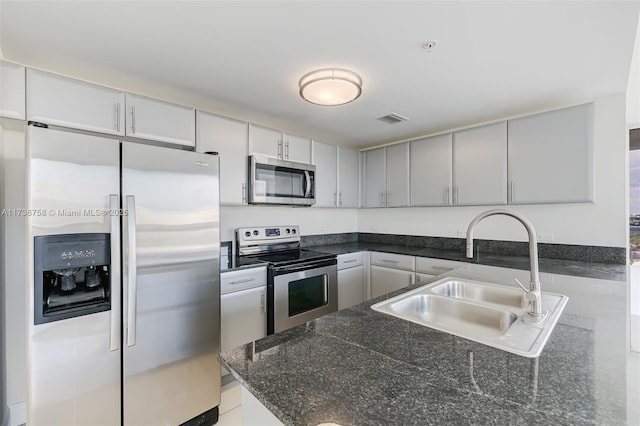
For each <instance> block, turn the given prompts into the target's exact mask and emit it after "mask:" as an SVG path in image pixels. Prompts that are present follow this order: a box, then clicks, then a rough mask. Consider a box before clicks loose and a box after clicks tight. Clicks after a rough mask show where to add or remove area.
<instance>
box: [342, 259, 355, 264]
mask: <svg viewBox="0 0 640 426" xmlns="http://www.w3.org/2000/svg"><path fill="white" fill-rule="evenodd" d="M357 261H358V259H351V260H345V261H344V262H342V263H353V262H357Z"/></svg>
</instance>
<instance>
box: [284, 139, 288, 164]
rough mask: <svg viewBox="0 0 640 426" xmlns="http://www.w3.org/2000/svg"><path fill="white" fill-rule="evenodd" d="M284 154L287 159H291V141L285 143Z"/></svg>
mask: <svg viewBox="0 0 640 426" xmlns="http://www.w3.org/2000/svg"><path fill="white" fill-rule="evenodd" d="M284 156H285V159H286V160H288V159H289V141H286V142H285V143H284Z"/></svg>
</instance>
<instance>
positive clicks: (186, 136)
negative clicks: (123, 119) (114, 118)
mask: <svg viewBox="0 0 640 426" xmlns="http://www.w3.org/2000/svg"><path fill="white" fill-rule="evenodd" d="M126 99H127V131H126V134H127V136H131V137H135V138H140V139H149V140H155V141H160V142H168V143H173V144H178V145H186V146H193V147H194V146H195V145H196V116H195V109H193V108H189V107H186V106H182V105H176V104H172V103H169V102H164V101H161V100H158V99H153V98H148V97H146V96H141V95H136V94H133V93H127V96H126Z"/></svg>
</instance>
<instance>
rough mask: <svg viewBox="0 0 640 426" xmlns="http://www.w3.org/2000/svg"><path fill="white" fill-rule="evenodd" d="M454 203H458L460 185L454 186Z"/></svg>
mask: <svg viewBox="0 0 640 426" xmlns="http://www.w3.org/2000/svg"><path fill="white" fill-rule="evenodd" d="M453 205H454V206H455V205H458V185H454V186H453Z"/></svg>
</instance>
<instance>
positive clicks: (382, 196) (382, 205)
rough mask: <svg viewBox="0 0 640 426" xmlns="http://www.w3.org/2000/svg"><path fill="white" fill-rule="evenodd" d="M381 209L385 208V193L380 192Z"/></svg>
mask: <svg viewBox="0 0 640 426" xmlns="http://www.w3.org/2000/svg"><path fill="white" fill-rule="evenodd" d="M380 207H384V191H380Z"/></svg>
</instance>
